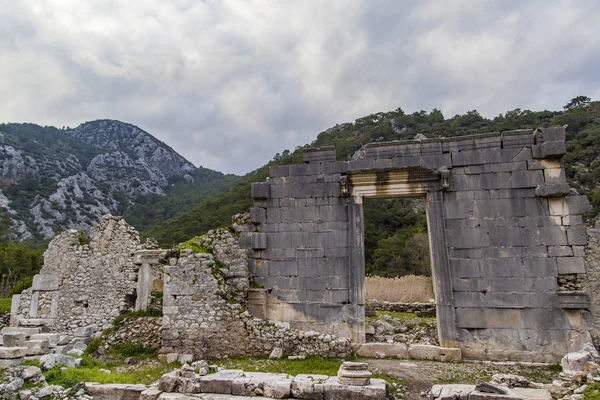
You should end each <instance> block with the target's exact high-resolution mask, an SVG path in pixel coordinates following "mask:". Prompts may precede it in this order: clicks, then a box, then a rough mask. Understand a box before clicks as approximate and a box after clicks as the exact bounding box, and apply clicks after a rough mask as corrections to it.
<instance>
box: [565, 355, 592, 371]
mask: <svg viewBox="0 0 600 400" xmlns="http://www.w3.org/2000/svg"><path fill="white" fill-rule="evenodd" d="M593 361H594V358H593V357H592V354H591V353H590V352H589V351H585V350H582V351H578V352H574V353H569V354H567V355H565V356H564V357H563V358H562V360H561V361H560V365H561V366H562V368H563V371H564V372H567V373H573V372H582V371H584V368H585V364H586V363H588V362H593Z"/></svg>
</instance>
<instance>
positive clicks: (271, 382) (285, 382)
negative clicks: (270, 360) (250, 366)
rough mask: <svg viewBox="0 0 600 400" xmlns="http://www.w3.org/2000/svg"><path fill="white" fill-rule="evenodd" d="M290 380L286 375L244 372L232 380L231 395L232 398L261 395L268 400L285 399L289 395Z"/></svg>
mask: <svg viewBox="0 0 600 400" xmlns="http://www.w3.org/2000/svg"><path fill="white" fill-rule="evenodd" d="M292 379H293V378H292V377H290V376H289V375H287V374H271V373H265V372H246V373H244V374H243V375H241V376H239V377H237V378H235V379H234V380H233V382H232V384H231V394H233V395H234V396H256V395H260V394H262V395H263V396H264V397H267V398H270V399H287V398H288V397H290V394H291V393H290V391H291V385H292Z"/></svg>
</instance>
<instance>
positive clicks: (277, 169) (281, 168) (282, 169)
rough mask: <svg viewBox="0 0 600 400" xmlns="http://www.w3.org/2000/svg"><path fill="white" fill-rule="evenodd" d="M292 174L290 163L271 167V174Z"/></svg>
mask: <svg viewBox="0 0 600 400" xmlns="http://www.w3.org/2000/svg"><path fill="white" fill-rule="evenodd" d="M289 174H290V166H289V165H272V166H270V167H269V176H270V177H272V178H277V177H281V176H288V175H289Z"/></svg>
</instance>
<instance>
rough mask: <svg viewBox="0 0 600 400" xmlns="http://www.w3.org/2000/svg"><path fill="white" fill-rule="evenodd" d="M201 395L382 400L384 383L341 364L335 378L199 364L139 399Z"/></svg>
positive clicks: (359, 366) (363, 367) (364, 369)
mask: <svg viewBox="0 0 600 400" xmlns="http://www.w3.org/2000/svg"><path fill="white" fill-rule="evenodd" d="M213 371H214V373H211V374H209V372H213ZM167 393H168V394H169V395H166V394H167ZM174 393H179V394H180V396H176V395H173V394H174ZM201 393H204V394H209V393H210V394H215V395H219V394H220V395H232V396H248V397H254V396H262V397H266V398H270V399H287V398H296V399H314V400H322V399H329V400H346V399H353V400H384V399H385V398H386V383H385V381H384V380H382V379H373V378H371V372H369V371H368V365H367V364H365V363H354V362H344V363H343V364H342V366H341V367H340V369H339V371H338V376H336V377H330V376H327V375H318V374H314V375H297V376H291V375H287V374H273V373H264V372H244V371H241V370H228V369H221V370H219V369H218V368H217V367H216V366H209V365H208V364H207V363H206V362H204V361H198V362H194V363H192V365H184V366H183V367H182V368H181V369H180V370H176V371H173V372H170V373H167V374H165V375H163V376H162V377H161V379H160V382H159V384H158V387H154V388H150V389H148V390H147V391H144V392H142V393H141V395H140V399H145V400H151V399H152V400H154V399H167V398H168V399H173V400H174V399H186V398H190V397H187V395H192V394H201ZM223 398H225V397H223Z"/></svg>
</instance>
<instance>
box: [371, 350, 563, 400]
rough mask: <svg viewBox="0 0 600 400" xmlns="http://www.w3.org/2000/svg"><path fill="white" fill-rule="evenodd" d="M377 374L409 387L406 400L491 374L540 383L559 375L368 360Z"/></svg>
mask: <svg viewBox="0 0 600 400" xmlns="http://www.w3.org/2000/svg"><path fill="white" fill-rule="evenodd" d="M365 362H368V363H369V368H370V369H371V371H374V372H382V373H385V374H387V375H389V376H391V377H393V378H396V379H400V380H402V381H403V382H404V383H403V384H404V385H405V386H406V387H407V389H406V391H404V397H403V398H404V399H408V400H423V399H425V398H426V397H422V396H421V393H422V392H423V393H426V392H427V391H428V390H429V389H430V388H431V386H433V385H436V384H442V383H465V384H475V383H477V381H478V380H479V379H483V380H490V379H491V377H492V375H494V374H499V373H504V374H515V375H521V376H524V377H526V378H527V379H529V380H531V381H535V382H541V383H551V382H552V379H554V378H556V377H557V376H558V373H559V372H560V371H559V370H557V368H556V367H552V366H525V365H504V364H500V363H498V364H492V363H485V364H483V363H442V362H435V361H417V360H376V359H369V360H365Z"/></svg>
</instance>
